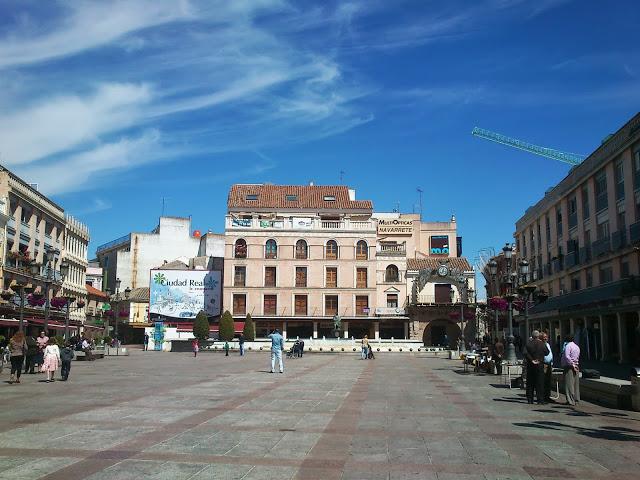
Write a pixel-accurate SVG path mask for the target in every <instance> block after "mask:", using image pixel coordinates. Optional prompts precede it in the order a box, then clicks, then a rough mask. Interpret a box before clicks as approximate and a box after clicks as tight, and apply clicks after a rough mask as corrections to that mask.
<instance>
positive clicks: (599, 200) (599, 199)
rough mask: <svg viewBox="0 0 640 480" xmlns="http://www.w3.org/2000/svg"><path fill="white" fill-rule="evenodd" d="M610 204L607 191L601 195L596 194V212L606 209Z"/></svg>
mask: <svg viewBox="0 0 640 480" xmlns="http://www.w3.org/2000/svg"><path fill="white" fill-rule="evenodd" d="M608 206H609V203H608V200H607V192H606V191H605V192H603V193H601V194H600V195H598V196H596V212H599V211H600V210H604V209H605V208H607V207H608Z"/></svg>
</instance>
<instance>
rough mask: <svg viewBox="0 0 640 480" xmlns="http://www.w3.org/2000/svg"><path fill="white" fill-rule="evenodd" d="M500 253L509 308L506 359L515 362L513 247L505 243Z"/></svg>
mask: <svg viewBox="0 0 640 480" xmlns="http://www.w3.org/2000/svg"><path fill="white" fill-rule="evenodd" d="M502 253H503V255H504V259H505V260H506V263H507V277H506V280H507V281H506V282H505V284H506V286H507V290H506V295H505V299H506V300H507V302H508V303H509V308H508V319H509V338H508V339H507V340H508V342H509V343H508V345H507V349H506V360H507V362H509V363H515V362H516V360H517V357H516V347H515V345H514V344H513V340H514V338H513V301H514V300H515V298H516V296H515V295H514V294H513V284H514V280H515V278H513V277H512V273H511V259H512V258H513V247H512V246H511V244H509V243H507V244H506V245H505V246H504V247H502ZM513 275H514V277H515V276H517V275H515V274H513Z"/></svg>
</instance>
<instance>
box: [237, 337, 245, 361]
mask: <svg viewBox="0 0 640 480" xmlns="http://www.w3.org/2000/svg"><path fill="white" fill-rule="evenodd" d="M238 345H239V346H240V356H241V357H242V356H243V355H244V335H243V334H240V338H239V339H238Z"/></svg>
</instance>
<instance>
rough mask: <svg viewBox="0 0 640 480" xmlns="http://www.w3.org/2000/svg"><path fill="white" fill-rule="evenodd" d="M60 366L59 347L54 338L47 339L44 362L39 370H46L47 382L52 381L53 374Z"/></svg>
mask: <svg viewBox="0 0 640 480" xmlns="http://www.w3.org/2000/svg"><path fill="white" fill-rule="evenodd" d="M59 366H60V349H59V348H58V345H56V342H55V340H53V339H49V343H48V345H47V346H46V347H45V349H44V362H42V366H41V367H40V370H42V371H43V372H46V374H47V382H54V381H55V379H54V374H55V372H56V370H57V369H58V367H59Z"/></svg>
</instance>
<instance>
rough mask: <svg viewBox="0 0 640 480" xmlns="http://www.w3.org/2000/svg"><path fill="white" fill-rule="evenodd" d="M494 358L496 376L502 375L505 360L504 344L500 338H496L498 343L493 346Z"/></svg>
mask: <svg viewBox="0 0 640 480" xmlns="http://www.w3.org/2000/svg"><path fill="white" fill-rule="evenodd" d="M493 357H494V362H495V364H496V374H498V375H502V359H503V358H504V343H502V340H500V338H496V343H495V345H494V346H493Z"/></svg>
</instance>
